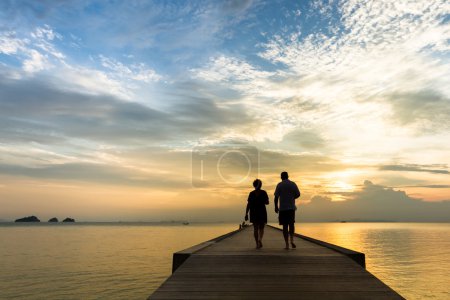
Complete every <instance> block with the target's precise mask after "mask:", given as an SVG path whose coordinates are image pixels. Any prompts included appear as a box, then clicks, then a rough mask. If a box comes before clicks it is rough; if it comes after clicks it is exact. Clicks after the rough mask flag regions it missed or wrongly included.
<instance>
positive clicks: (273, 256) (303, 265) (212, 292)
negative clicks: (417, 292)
mask: <svg viewBox="0 0 450 300" xmlns="http://www.w3.org/2000/svg"><path fill="white" fill-rule="evenodd" d="M295 243H296V245H297V248H296V249H291V250H285V249H284V239H283V235H282V232H281V231H280V229H278V228H275V227H272V226H266V230H265V234H264V238H263V244H264V247H263V248H262V249H258V250H257V249H255V243H254V239H253V228H252V227H247V228H244V229H242V230H237V231H233V232H231V233H229V234H226V235H224V236H220V237H218V238H216V239H213V240H211V241H207V242H204V243H202V244H199V245H196V246H194V247H192V248H189V249H186V250H183V251H180V252H177V253H174V258H173V269H172V271H173V274H172V275H171V276H170V277H169V278H168V279H167V280H166V281H165V282H164V283H163V284H162V285H161V286H160V287H159V288H158V289H157V290H156V291H155V292H154V293H153V294H152V295H151V296H150V297H149V299H154V300H156V299H404V298H402V297H401V296H400V295H399V294H397V293H396V292H395V291H394V290H392V289H391V288H390V287H389V286H387V285H386V284H384V283H383V282H382V281H380V280H379V279H378V278H376V277H375V276H374V275H372V274H371V273H370V272H368V271H367V270H366V269H365V257H364V254H363V253H360V252H356V251H352V250H349V249H345V248H342V247H339V246H336V245H332V244H328V243H325V242H322V241H318V240H315V239H312V238H309V237H305V236H302V235H296V237H295Z"/></svg>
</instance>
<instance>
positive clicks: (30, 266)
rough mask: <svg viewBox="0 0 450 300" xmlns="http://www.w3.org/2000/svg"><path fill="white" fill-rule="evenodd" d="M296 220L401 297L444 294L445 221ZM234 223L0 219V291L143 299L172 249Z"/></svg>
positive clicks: (448, 256)
mask: <svg viewBox="0 0 450 300" xmlns="http://www.w3.org/2000/svg"><path fill="white" fill-rule="evenodd" d="M297 225H298V226H297V227H298V228H297V229H298V230H297V231H298V232H300V233H302V234H305V235H309V236H312V237H315V238H319V239H322V240H325V241H328V242H331V243H335V244H338V245H340V246H343V247H347V248H351V249H354V250H358V251H362V252H364V253H365V254H366V262H367V268H368V270H369V271H371V272H372V273H373V274H375V275H376V276H377V277H378V278H380V279H381V280H383V281H384V282H385V283H387V284H388V285H390V286H391V287H392V288H394V289H395V290H396V291H398V292H399V293H400V294H402V295H403V296H404V297H406V298H408V299H424V298H430V299H450V284H449V283H450V281H449V278H450V224H414V223H342V224H341V223H308V224H297ZM236 227H237V226H236V225H235V224H214V225H211V224H208V225H206V224H198V225H197V224H191V225H189V226H183V225H151V224H101V225H100V224H81V223H78V224H30V225H28V224H25V225H15V224H0V272H1V274H0V298H1V299H99V298H102V299H145V298H146V297H147V296H148V295H150V294H151V293H152V291H154V290H155V289H156V288H157V287H158V286H159V285H160V284H161V283H162V282H163V281H164V280H165V279H166V278H167V276H169V275H170V270H171V264H172V253H173V252H175V251H178V250H181V249H183V248H187V247H189V246H191V245H194V244H197V243H200V242H202V241H205V240H207V239H211V238H213V237H215V236H217V235H220V234H223V233H226V232H229V231H231V230H234V229H236ZM282 246H283V245H282V243H281V244H280V247H282Z"/></svg>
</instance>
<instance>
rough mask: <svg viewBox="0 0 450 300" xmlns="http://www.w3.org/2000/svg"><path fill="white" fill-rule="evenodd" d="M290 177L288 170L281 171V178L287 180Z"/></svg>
mask: <svg viewBox="0 0 450 300" xmlns="http://www.w3.org/2000/svg"><path fill="white" fill-rule="evenodd" d="M288 178H289V175H288V172H286V171H283V172H281V180H285V179H288Z"/></svg>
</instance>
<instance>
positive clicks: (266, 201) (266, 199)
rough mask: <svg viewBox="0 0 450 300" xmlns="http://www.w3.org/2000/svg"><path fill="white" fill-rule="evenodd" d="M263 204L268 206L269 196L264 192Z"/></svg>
mask: <svg viewBox="0 0 450 300" xmlns="http://www.w3.org/2000/svg"><path fill="white" fill-rule="evenodd" d="M264 198H265V199H264V200H265V201H264V203H265V204H266V205H267V204H269V195H267V192H266V191H264Z"/></svg>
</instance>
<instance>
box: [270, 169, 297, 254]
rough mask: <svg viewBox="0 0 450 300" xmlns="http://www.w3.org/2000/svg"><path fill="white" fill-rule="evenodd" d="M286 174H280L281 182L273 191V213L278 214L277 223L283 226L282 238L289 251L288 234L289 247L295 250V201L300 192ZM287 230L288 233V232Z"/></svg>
mask: <svg viewBox="0 0 450 300" xmlns="http://www.w3.org/2000/svg"><path fill="white" fill-rule="evenodd" d="M288 178H289V175H288V173H287V172H281V182H280V183H278V185H277V188H276V189H275V201H274V202H275V212H276V213H277V214H278V221H279V223H280V225H283V236H284V241H285V242H286V248H285V249H289V239H288V233H289V235H290V237H291V246H292V248H296V247H297V246H296V245H295V244H294V232H295V227H294V223H295V210H296V209H297V207H296V206H295V199H297V198H298V197H300V190H299V189H298V187H297V185H296V184H295V182H293V181H290V180H289V179H288ZM278 198H279V199H280V208H279V209H278ZM288 229H289V231H288Z"/></svg>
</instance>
